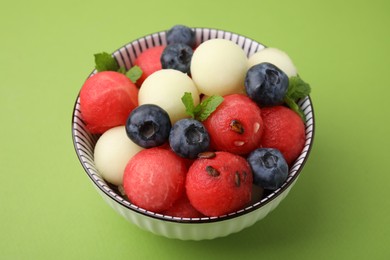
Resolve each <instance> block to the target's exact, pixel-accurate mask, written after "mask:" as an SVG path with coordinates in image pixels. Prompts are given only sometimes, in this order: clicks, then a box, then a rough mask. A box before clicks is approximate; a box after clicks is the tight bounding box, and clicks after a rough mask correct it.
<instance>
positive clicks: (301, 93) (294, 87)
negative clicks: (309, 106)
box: [284, 75, 311, 122]
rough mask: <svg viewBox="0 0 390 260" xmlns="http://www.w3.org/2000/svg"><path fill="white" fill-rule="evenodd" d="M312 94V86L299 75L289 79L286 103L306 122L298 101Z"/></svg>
mask: <svg viewBox="0 0 390 260" xmlns="http://www.w3.org/2000/svg"><path fill="white" fill-rule="evenodd" d="M310 92H311V88H310V85H309V84H308V83H306V82H305V81H303V80H302V79H301V77H299V75H297V76H293V77H290V78H289V79H288V88H287V93H286V96H285V97H284V102H285V103H286V104H287V105H288V106H289V107H290V108H291V109H292V110H293V111H295V112H296V113H297V114H298V115H299V116H300V117H301V118H302V120H303V121H304V122H305V121H306V117H305V114H304V113H303V111H302V109H301V108H300V107H299V106H298V104H297V101H298V100H299V99H301V98H304V97H306V96H308V95H309V94H310Z"/></svg>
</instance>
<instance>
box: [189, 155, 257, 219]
mask: <svg viewBox="0 0 390 260" xmlns="http://www.w3.org/2000/svg"><path fill="white" fill-rule="evenodd" d="M252 184H253V175H252V171H251V169H250V166H249V164H248V162H247V161H246V160H245V159H244V158H243V157H241V156H239V155H236V154H232V153H228V152H221V151H219V152H215V157H212V158H199V159H197V160H195V161H194V163H193V164H192V165H191V167H190V169H189V170H188V173H187V178H186V192H187V196H188V199H189V200H190V202H191V204H192V206H193V207H194V208H195V209H197V210H198V211H199V212H201V213H202V214H204V215H206V216H209V217H218V216H222V215H225V214H228V213H232V212H234V211H237V210H240V209H242V208H244V207H245V206H247V205H248V204H249V203H250V201H251V197H252Z"/></svg>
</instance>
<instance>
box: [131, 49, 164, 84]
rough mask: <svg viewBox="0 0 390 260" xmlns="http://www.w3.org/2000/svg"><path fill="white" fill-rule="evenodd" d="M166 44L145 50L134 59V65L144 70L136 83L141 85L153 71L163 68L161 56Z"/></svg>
mask: <svg viewBox="0 0 390 260" xmlns="http://www.w3.org/2000/svg"><path fill="white" fill-rule="evenodd" d="M164 49H165V46H155V47H152V48H149V49H147V50H145V51H143V52H142V53H141V54H140V55H139V56H138V57H137V58H136V59H135V61H134V65H136V66H138V67H140V69H141V70H142V75H141V77H140V78H139V79H138V80H137V82H136V85H137V86H138V87H141V85H142V83H143V82H144V81H145V79H146V78H147V77H149V76H150V75H151V74H152V73H153V72H156V71H158V70H161V69H162V66H161V62H160V58H161V55H162V53H163V51H164Z"/></svg>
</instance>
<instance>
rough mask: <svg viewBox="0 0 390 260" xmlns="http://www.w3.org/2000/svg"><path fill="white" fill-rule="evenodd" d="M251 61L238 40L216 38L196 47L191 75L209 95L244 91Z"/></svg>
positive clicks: (199, 87) (204, 92)
mask: <svg viewBox="0 0 390 260" xmlns="http://www.w3.org/2000/svg"><path fill="white" fill-rule="evenodd" d="M247 64H248V58H247V57H246V55H245V52H244V51H243V50H242V49H241V47H240V46H238V45H237V44H236V43H234V42H232V41H229V40H225V39H212V40H208V41H205V42H203V43H202V44H200V45H199V47H198V48H196V50H195V51H194V54H193V56H192V60H191V76H192V79H193V80H194V82H195V84H196V86H197V87H198V89H199V92H201V93H203V94H205V95H208V96H211V95H220V96H224V95H228V94H233V93H240V92H242V89H243V88H244V81H245V75H246V71H247V69H248V67H247Z"/></svg>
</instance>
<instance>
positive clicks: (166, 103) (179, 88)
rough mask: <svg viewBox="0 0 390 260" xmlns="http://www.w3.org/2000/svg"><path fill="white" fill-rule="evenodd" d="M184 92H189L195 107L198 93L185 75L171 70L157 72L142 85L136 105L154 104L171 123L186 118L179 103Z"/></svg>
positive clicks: (197, 102) (197, 101)
mask: <svg viewBox="0 0 390 260" xmlns="http://www.w3.org/2000/svg"><path fill="white" fill-rule="evenodd" d="M185 92H190V93H191V95H192V98H193V99H194V104H195V106H196V105H198V104H199V91H198V89H197V88H196V86H195V84H194V82H193V81H192V79H191V78H190V77H189V76H188V75H187V74H185V73H183V72H180V71H178V70H173V69H163V70H158V71H156V72H154V73H153V74H151V75H150V76H149V77H147V78H146V80H145V81H144V82H143V83H142V86H141V88H140V90H139V93H138V103H139V105H143V104H155V105H157V106H159V107H161V108H162V109H164V110H165V111H166V112H167V113H168V115H169V118H170V119H171V122H172V123H175V122H176V121H177V120H179V119H182V118H186V117H188V115H187V114H186V108H185V106H184V104H183V102H182V101H181V98H182V97H183V95H184V93H185Z"/></svg>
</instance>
